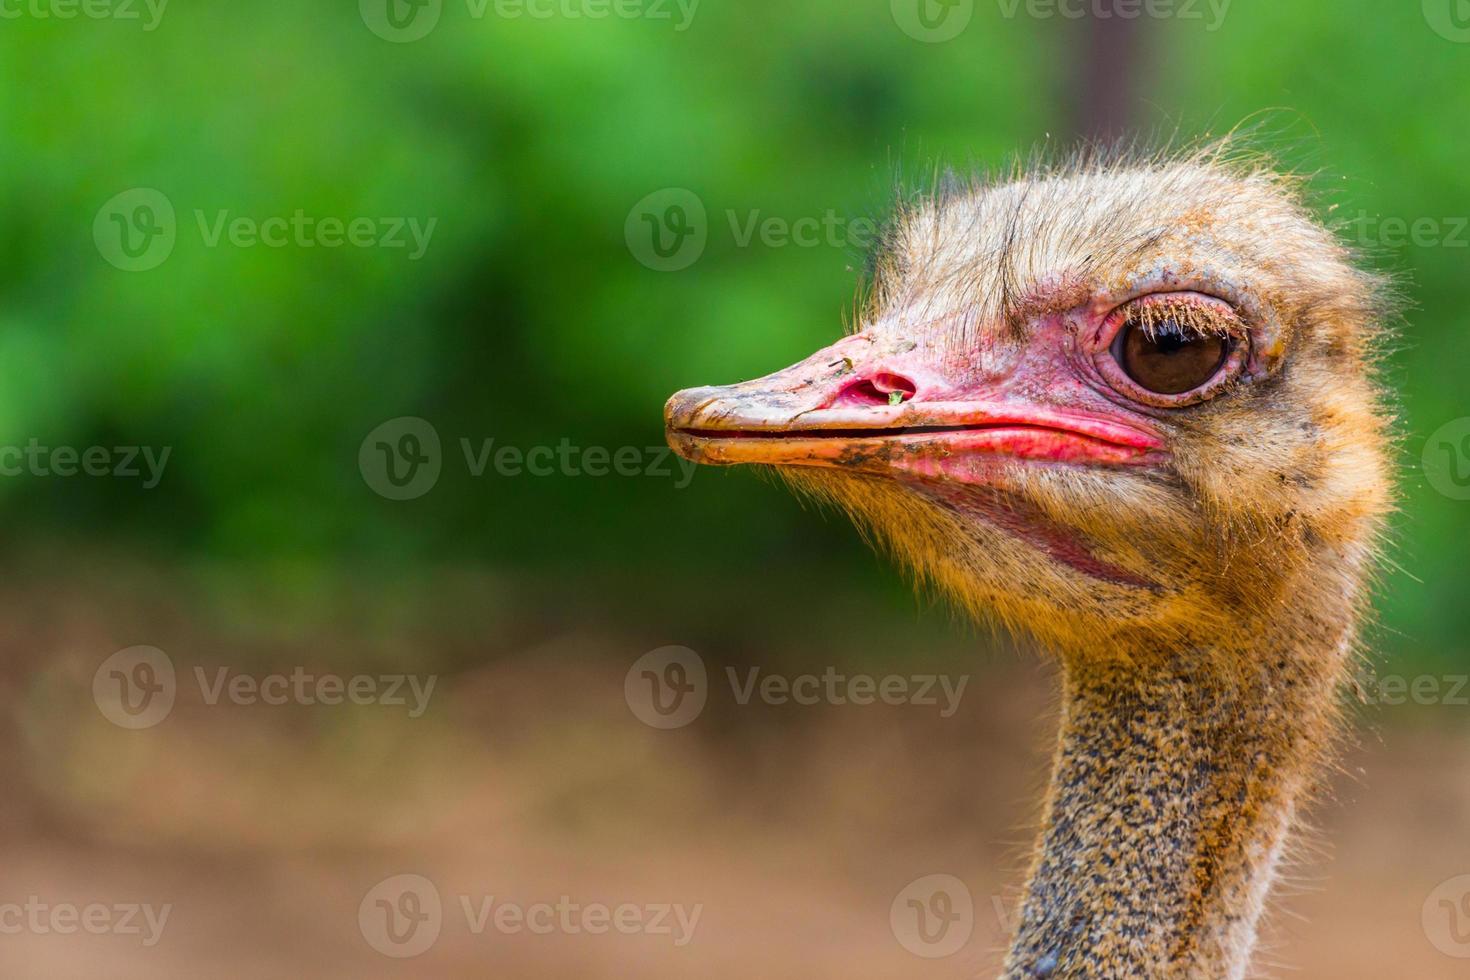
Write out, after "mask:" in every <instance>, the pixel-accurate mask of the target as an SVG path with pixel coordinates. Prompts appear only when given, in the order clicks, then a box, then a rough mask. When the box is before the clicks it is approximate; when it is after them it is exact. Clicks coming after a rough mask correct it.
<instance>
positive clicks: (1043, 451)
mask: <svg viewBox="0 0 1470 980" xmlns="http://www.w3.org/2000/svg"><path fill="white" fill-rule="evenodd" d="M864 341H866V343H864ZM872 346H873V342H872V340H871V338H868V337H866V336H865V335H857V336H854V337H848V338H845V339H844V340H842V341H839V342H838V343H837V344H834V345H833V346H831V347H828V348H826V349H824V350H821V351H818V352H817V353H816V354H814V355H812V356H811V357H809V358H807V359H806V360H804V361H802V362H800V363H798V364H796V365H793V366H792V367H789V368H786V369H785V370H783V371H777V372H776V373H774V374H770V375H767V376H766V377H764V378H758V379H756V380H754V381H746V382H742V383H740V384H734V385H728V386H725V387H706V388H690V389H688V390H686V391H681V392H679V393H678V394H676V395H674V397H672V398H671V399H669V402H668V404H667V406H665V409H664V421H665V424H666V428H667V437H668V441H669V445H670V446H671V447H673V449H674V450H675V451H676V452H678V453H679V454H680V455H681V456H683V457H685V458H686V459H690V460H693V461H694V462H697V463H707V464H712V465H730V464H735V463H758V464H759V463H763V464H768V465H777V466H824V467H841V468H845V469H851V470H857V471H863V472H869V473H906V474H909V475H912V476H918V477H930V478H939V479H947V480H954V481H958V482H965V483H985V482H989V476H990V474H992V473H993V472H994V468H995V466H996V465H997V464H1001V463H1004V462H1005V461H1007V460H1038V461H1046V462H1052V463H1073V464H1083V465H1111V466H1116V465H1127V464H1141V463H1147V462H1150V461H1152V460H1153V459H1155V458H1156V452H1157V450H1159V449H1160V448H1161V447H1162V440H1161V439H1160V438H1159V437H1158V436H1157V434H1155V433H1153V432H1149V431H1146V430H1144V429H1142V428H1140V427H1139V426H1138V425H1137V424H1134V423H1131V422H1125V421H1123V420H1121V419H1118V418H1116V417H1113V418H1110V417H1108V416H1107V415H1105V414H1102V413H1101V412H1099V411H1096V410H1085V409H1083V408H1080V407H1078V406H1076V405H1068V406H1064V405H1060V404H1048V403H1043V402H1041V401H1038V400H1037V399H1036V398H1035V397H1034V396H1029V395H1027V396H1023V395H1022V394H1020V393H1019V392H1018V391H1016V390H1015V389H1016V388H1020V387H1022V386H1021V385H1019V384H1012V385H1008V384H1007V383H1006V381H1004V380H1001V381H996V380H994V379H990V380H988V381H987V382H986V383H984V384H974V385H965V384H963V383H956V382H954V381H951V380H949V379H946V378H945V377H943V376H941V375H939V374H937V373H935V372H934V371H933V370H932V369H930V368H927V367H925V366H924V365H923V364H922V363H920V362H919V361H918V360H917V359H915V358H914V357H913V356H912V352H906V353H909V355H910V356H907V357H905V356H904V353H896V354H893V355H891V356H886V357H885V356H872V351H871V347H872ZM1026 388H1027V390H1028V392H1031V391H1034V390H1035V388H1036V386H1035V385H1034V384H1031V385H1027V386H1026Z"/></svg>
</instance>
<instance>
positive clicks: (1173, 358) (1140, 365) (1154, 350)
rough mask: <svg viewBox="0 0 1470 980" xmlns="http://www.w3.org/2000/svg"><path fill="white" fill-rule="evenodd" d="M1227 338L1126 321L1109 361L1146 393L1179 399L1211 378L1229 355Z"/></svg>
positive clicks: (1174, 324) (1167, 323) (1166, 322)
mask: <svg viewBox="0 0 1470 980" xmlns="http://www.w3.org/2000/svg"><path fill="white" fill-rule="evenodd" d="M1230 346H1231V344H1230V338H1228V337H1225V336H1221V335H1219V334H1215V333H1201V332H1200V331H1199V330H1196V329H1195V328H1194V327H1191V326H1188V325H1185V324H1182V323H1180V322H1179V321H1178V320H1175V319H1172V318H1168V319H1160V320H1156V321H1154V322H1152V323H1151V324H1148V325H1145V324H1144V323H1143V322H1141V321H1138V320H1129V321H1128V322H1127V323H1124V324H1123V326H1122V328H1121V329H1120V330H1119V331H1118V336H1117V339H1115V340H1114V341H1113V351H1112V354H1113V359H1114V360H1115V361H1117V363H1118V366H1119V367H1120V368H1122V369H1123V373H1124V374H1126V375H1128V377H1129V378H1130V379H1131V380H1132V381H1133V382H1134V383H1135V384H1137V385H1138V386H1139V387H1140V388H1143V389H1144V390H1146V391H1151V392H1153V393H1155V394H1158V395H1179V394H1183V393H1184V392H1186V391H1193V390H1194V389H1196V388H1198V387H1200V386H1201V385H1203V384H1205V383H1206V382H1207V381H1209V380H1210V379H1211V378H1213V377H1214V376H1215V375H1216V374H1217V373H1218V372H1219V370H1220V368H1221V366H1223V365H1224V363H1225V359H1226V358H1227V357H1228V356H1229V355H1230Z"/></svg>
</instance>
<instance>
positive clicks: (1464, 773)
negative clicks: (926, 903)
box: [0, 563, 1470, 980]
mask: <svg viewBox="0 0 1470 980" xmlns="http://www.w3.org/2000/svg"><path fill="white" fill-rule="evenodd" d="M88 568H89V571H88V572H87V573H85V574H82V575H71V576H68V577H66V578H64V579H62V578H57V579H54V580H52V579H42V580H36V581H33V582H30V583H26V584H14V585H12V586H11V587H9V588H8V590H7V591H6V592H5V593H4V595H3V597H0V623H3V624H4V626H3V627H0V630H3V636H4V641H5V648H6V649H7V651H8V654H7V657H8V666H7V668H6V670H5V672H4V688H3V697H4V704H5V708H6V718H7V729H6V730H7V737H8V738H9V740H10V747H9V751H7V752H6V753H5V761H4V763H3V769H0V776H3V778H4V780H5V785H6V794H5V795H6V799H5V803H4V808H3V810H0V821H3V822H0V830H3V831H4V838H3V839H4V842H5V844H4V847H5V853H4V857H3V860H4V867H5V873H4V877H3V882H4V885H3V890H0V902H21V901H25V900H26V897H27V896H30V895H36V896H38V897H39V898H41V899H42V900H43V901H49V902H53V903H55V902H71V903H75V904H78V905H83V904H86V903H90V902H102V903H114V902H148V903H152V904H154V905H155V906H157V905H162V904H164V903H171V904H172V906H173V909H172V912H171V916H170V918H169V920H168V923H167V925H166V927H165V929H164V932H163V934H162V939H161V941H160V942H159V943H158V944H157V945H156V946H154V947H152V948H145V947H144V946H143V945H142V943H141V942H140V941H139V939H138V938H137V937H125V936H116V935H108V936H100V937H97V936H88V935H85V934H79V935H72V936H60V935H37V934H33V933H30V932H21V933H19V934H15V935H5V936H3V937H0V976H4V977H19V978H30V977H45V978H71V977H75V978H96V977H103V976H105V977H110V978H120V980H132V978H139V980H141V978H149V980H168V978H176V977H177V978H197V977H241V978H276V977H308V976H309V977H322V978H377V977H385V978H387V977H426V978H427V977H435V978H437V977H444V978H450V977H456V978H457V977H485V976H497V977H512V978H568V980H571V978H578V980H597V978H625V977H645V978H654V980H658V978H689V977H709V978H732V980H733V978H750V977H762V978H793V980H794V978H828V977H829V978H844V980H854V978H875V980H876V978H899V977H903V978H920V977H933V978H959V977H987V976H992V975H994V972H995V970H996V967H997V964H998V962H999V955H1000V951H1001V950H1002V949H1003V947H1004V943H1005V938H1004V936H1005V922H1004V920H1005V918H1006V916H1007V915H1008V914H1009V909H1010V908H1011V906H1012V903H1013V900H1014V898H1015V894H1014V889H1015V887H1016V886H1017V884H1018V882H1019V880H1020V876H1021V872H1022V868H1023V864H1024V854H1025V844H1026V842H1027V841H1028V840H1029V836H1030V831H1029V829H1028V827H1029V822H1030V821H1031V820H1032V819H1033V817H1034V808H1035V806H1036V796H1037V792H1038V790H1039V788H1040V786H1041V784H1042V779H1043V776H1044V772H1045V764H1046V745H1047V742H1048V740H1049V738H1050V737H1051V727H1052V724H1053V701H1052V696H1051V693H1050V692H1051V684H1050V678H1049V675H1048V671H1047V668H1045V667H1044V666H1041V665H1037V664H1036V663H1034V662H1033V660H1032V658H1030V657H1022V656H1017V655H1016V654H1014V653H1012V652H1009V651H1000V652H985V651H976V650H975V648H976V647H977V646H980V645H983V644H977V643H976V642H975V641H974V640H972V639H969V638H967V637H965V636H964V635H962V634H961V633H960V631H951V632H949V633H947V634H942V635H944V636H947V637H948V639H947V640H946V641H945V642H946V644H947V648H945V649H930V650H926V651H925V652H924V653H923V654H921V655H914V656H909V655H907V654H905V653H904V652H903V651H901V650H892V652H891V653H889V652H887V651H888V650H890V649H891V643H890V640H889V639H888V638H887V637H886V636H884V637H880V638H878V640H877V642H879V643H880V645H881V646H882V648H883V651H884V652H883V653H882V654H881V655H880V656H879V658H878V659H876V660H874V659H872V656H871V654H869V655H868V657H867V659H862V660H861V661H857V660H854V661H852V662H848V661H845V660H843V659H834V657H837V653H836V652H834V651H841V650H843V649H848V647H846V646H844V645H843V644H841V643H838V642H836V641H834V642H833V644H832V647H831V649H813V648H811V646H810V645H805V646H802V647H800V648H785V647H782V646H781V645H780V644H779V643H778V642H777V641H776V640H774V639H773V638H771V637H769V636H758V635H757V637H756V638H755V639H751V638H749V637H747V638H746V639H745V640H744V641H743V642H746V643H748V644H755V645H754V646H752V647H751V648H750V649H741V650H738V651H736V652H735V653H734V654H733V655H732V656H730V657H728V658H724V659H722V658H720V657H712V658H711V659H710V667H711V673H712V675H715V676H714V678H713V684H712V693H711V698H710V704H709V706H708V707H707V708H706V710H705V712H704V714H703V715H702V716H701V717H700V718H699V719H698V720H697V721H696V722H695V723H693V724H691V725H689V726H688V727H686V728H682V729H678V730H674V731H656V730H653V729H651V728H648V727H646V726H645V725H643V724H642V723H640V722H639V721H637V720H636V719H635V718H634V716H633V715H632V714H631V712H630V711H629V709H628V707H627V706H626V704H625V702H624V700H623V693H622V692H623V678H624V674H625V672H626V671H627V669H628V667H629V666H630V665H631V663H632V662H633V660H634V659H636V658H637V657H638V656H639V655H640V654H642V653H643V652H645V651H646V650H647V649H649V648H650V647H651V646H653V645H657V644H656V643H650V642H648V637H646V636H644V635H642V634H639V633H637V631H628V630H624V629H620V628H618V627H617V626H615V625H610V624H608V623H605V622H599V621H598V620H597V617H596V616H582V617H579V616H577V615H575V614H573V615H572V616H571V618H570V619H568V620H566V621H565V622H562V623H559V624H552V623H551V622H550V621H549V620H541V619H537V618H536V617H531V621H529V622H516V623H514V624H513V625H508V620H507V617H510V618H512V619H513V618H514V614H513V613H512V612H511V611H510V610H512V609H514V608H515V607H516V603H514V602H509V601H505V602H500V603H490V604H485V603H478V602H476V601H475V599H474V597H476V596H484V595H493V594H496V592H497V589H500V588H501V586H502V585H503V583H496V582H495V581H493V580H490V579H486V578H483V577H480V576H478V575H470V574H467V575H459V576H447V577H446V578H445V579H444V580H443V581H438V582H435V583H433V584H432V585H431V586H430V587H428V588H424V589H420V590H419V591H418V592H416V593H414V595H419V596H423V595H428V596H431V597H432V599H430V600H425V601H424V602H423V603H420V602H419V601H418V600H417V599H414V598H413V597H412V596H411V595H410V596H408V597H406V598H404V597H400V598H398V599H395V608H394V609H393V610H392V611H391V612H385V611H384V607H385V601H384V599H383V598H382V596H376V597H375V596H373V595H371V594H368V595H364V596H359V597H357V598H356V599H351V600H348V601H343V602H341V603H339V605H338V608H339V612H340V614H341V621H340V622H336V623H335V624H333V625H331V626H330V627H324V626H321V625H320V624H315V623H309V622H305V621H300V622H298V621H296V620H295V619H293V616H294V613H293V608H292V604H291V603H289V602H286V601H283V600H282V599H281V598H280V596H281V594H282V592H283V591H284V592H289V591H290V590H289V589H285V590H280V589H277V590H274V591H271V592H265V593H262V594H260V595H255V596H244V597H240V596H235V595H232V594H231V593H230V592H229V590H228V589H216V588H214V587H213V586H211V584H210V583H209V581H208V579H207V576H206V577H204V578H194V579H190V580H188V581H177V580H172V579H168V578H162V577H153V578H150V577H149V576H148V575H147V574H146V573H142V574H140V573H139V572H138V571H137V570H136V569H122V570H120V569H119V568H117V567H115V566H111V565H107V564H105V563H104V564H100V565H91V566H88ZM119 583H126V584H121V585H120V584H119ZM201 609H203V610H207V611H206V612H200V610H201ZM448 610H453V611H454V613H455V617H454V619H453V622H452V625H446V623H447V622H450V620H449V619H448V618H447V612H446V611H448ZM899 625H900V627H901V626H902V624H899ZM664 642H681V640H680V638H679V637H668V638H666V639H665V641H664ZM135 643H149V644H152V645H156V646H158V647H161V648H163V649H164V650H166V651H168V652H169V653H170V655H171V656H172V657H173V658H174V661H175V664H176V665H177V667H178V668H179V672H180V675H181V677H182V675H184V674H186V673H187V672H188V671H190V670H191V668H192V667H193V666H194V665H196V664H199V665H206V666H209V667H213V666H215V665H224V664H232V665H235V666H237V667H240V668H241V669H245V670H247V671H249V672H251V673H257V674H258V673H263V672H266V671H269V670H273V669H280V670H289V669H290V668H291V667H292V666H294V665H302V666H305V667H307V668H308V669H314V670H318V671H321V672H325V671H334V672H337V673H344V674H345V673H353V672H357V671H361V672H366V673H376V672H389V671H392V670H394V669H395V667H394V666H393V664H394V663H395V662H397V663H399V664H403V663H408V662H422V661H423V660H424V656H425V655H424V650H426V649H432V650H433V651H435V653H434V656H433V657H432V658H430V661H431V662H432V663H436V664H438V665H439V666H440V668H441V670H440V672H441V673H442V674H443V676H441V678H440V680H439V686H438V689H437V690H436V691H435V693H434V699H433V702H432V706H431V708H430V710H429V712H428V713H427V714H426V715H425V716H424V717H423V718H420V719H409V718H407V717H406V714H405V712H404V711H403V710H402V709H395V708H388V707H384V706H369V707H357V708H325V707H320V706H318V707H310V708H302V707H270V706H264V705H254V706H222V705H221V706H210V705H207V704H204V703H202V701H201V699H200V698H199V697H198V694H197V690H195V689H194V687H193V685H192V684H190V683H185V682H181V683H180V695H179V701H178V704H177V706H176V707H175V709H174V710H173V712H172V714H171V715H170V716H169V717H168V718H167V720H165V721H164V722H163V723H162V724H160V725H158V726H157V727H155V728H152V729H149V730H146V731H124V730H121V729H118V728H115V727H113V726H112V725H111V724H110V723H108V722H107V721H106V720H105V719H104V718H103V717H102V716H101V715H100V713H99V712H98V711H97V709H96V707H95V706H94V705H93V704H92V702H91V700H90V685H91V679H92V674H93V672H94V671H95V670H96V667H97V665H98V664H99V663H100V662H101V660H102V659H104V658H105V657H106V656H107V655H108V654H110V653H111V652H113V651H114V650H117V649H119V648H122V647H125V646H129V645H131V644H135ZM725 662H733V663H738V664H740V665H741V666H742V667H748V666H753V665H757V664H770V665H776V664H779V665H781V666H780V667H779V670H780V671H781V672H782V673H786V674H794V673H799V672H804V671H811V672H818V673H819V672H820V671H821V670H822V669H823V667H825V666H826V665H827V664H829V663H835V664H836V665H837V666H839V668H844V669H847V670H848V671H849V672H858V671H862V672H868V673H878V674H881V673H888V672H892V673H908V672H934V671H949V672H954V671H970V672H972V677H971V680H970V683H969V687H968V689H967V690H966V691H965V694H964V698H963V701H962V706H961V708H960V710H959V712H958V713H957V714H956V715H955V716H954V717H952V718H949V719H943V718H940V717H939V716H938V712H937V710H936V709H933V708H921V707H918V706H914V705H903V706H882V705H873V706H855V705H846V706H831V705H828V706H821V707H802V706H797V705H784V706H778V705H761V704H752V705H748V706H737V705H736V704H735V703H734V701H733V699H732V698H731V697H730V695H729V692H728V689H727V688H725V687H724V685H723V682H722V681H721V680H720V679H719V676H720V671H721V667H722V665H723V663H725ZM398 669H412V668H403V667H400V668H398ZM772 669H776V668H772ZM191 692H193V693H191ZM1334 786H1335V799H1334V800H1332V801H1329V802H1327V803H1325V804H1323V805H1321V806H1319V807H1318V808H1317V809H1316V811H1315V812H1316V815H1317V821H1318V823H1319V824H1320V825H1321V827H1322V830H1321V833H1320V834H1319V835H1317V836H1318V837H1319V838H1320V841H1317V842H1314V843H1313V844H1312V846H1311V847H1309V848H1305V849H1304V850H1305V851H1306V853H1305V854H1304V855H1303V859H1302V862H1301V863H1298V865H1297V866H1296V867H1294V868H1293V869H1292V871H1291V872H1290V878H1291V881H1290V884H1289V887H1287V888H1286V889H1284V891H1283V896H1282V898H1281V900H1280V901H1279V902H1278V906H1279V908H1278V911H1277V913H1276V914H1275V915H1274V917H1273V925H1272V928H1271V930H1270V934H1269V936H1268V939H1267V942H1266V945H1265V948H1264V950H1263V955H1262V956H1261V957H1260V960H1259V964H1258V967H1259V973H1260V974H1261V975H1266V976H1276V977H1309V978H1317V977H1321V978H1384V977H1409V978H1424V980H1435V978H1446V980H1448V978H1454V977H1465V976H1467V975H1470V961H1467V960H1456V959H1451V958H1449V957H1447V956H1445V955H1444V954H1442V953H1440V952H1438V951H1437V950H1436V949H1435V948H1434V946H1433V945H1432V944H1431V942H1430V941H1429V939H1428V938H1427V937H1426V935H1425V931H1424V928H1423V926H1422V925H1421V909H1422V907H1423V905H1424V902H1425V900H1426V898H1427V897H1428V896H1429V894H1430V892H1431V891H1432V890H1433V889H1434V888H1435V886H1436V885H1438V884H1439V883H1440V882H1442V881H1444V880H1445V879H1447V878H1450V877H1453V876H1455V875H1459V874H1466V873H1470V834H1467V833H1466V826H1465V824H1464V819H1463V815H1464V814H1465V813H1467V812H1470V708H1464V707H1442V708H1435V709H1427V708H1421V707H1411V708H1402V709H1392V710H1385V711H1383V712H1382V713H1379V714H1376V715H1372V716H1370V717H1369V718H1368V720H1367V721H1365V722H1363V723H1360V724H1359V726H1358V729H1357V737H1356V738H1355V744H1354V746H1353V747H1352V748H1351V749H1350V750H1349V751H1348V752H1347V754H1346V756H1345V760H1344V765H1343V772H1342V773H1341V775H1340V776H1339V777H1338V778H1337V779H1335V780H1334ZM405 872H411V873H416V874H422V875H425V876H427V877H428V878H430V879H431V880H433V881H434V882H435V884H436V886H437V887H438V890H439V892H440V893H441V895H442V896H443V898H444V901H445V924H444V927H443V931H442V934H441V936H440V938H439V939H438V941H437V942H436V943H435V944H434V946H433V947H432V948H431V949H430V950H429V951H427V952H425V953H424V954H422V955H421V956H418V957H416V958H413V959H407V960H394V959H389V958H387V957H385V956H383V955H381V954H379V953H378V952H376V951H375V950H373V949H372V948H371V947H370V946H369V945H368V943H367V942H366V941H365V940H364V938H363V935H362V933H361V931H360V929H359V925H358V917H357V912H358V906H359V903H360V902H361V901H362V899H363V896H364V895H365V894H366V893H367V891H368V890H369V889H370V888H372V886H373V885H375V884H376V883H377V882H379V881H380V880H382V879H384V878H386V877H388V876H391V875H395V874H400V873H405ZM932 873H947V874H953V875H955V876H957V877H959V878H961V879H962V880H963V881H965V883H966V884H967V885H968V886H969V888H970V890H971V892H972V894H973V895H974V898H975V904H976V922H975V931H974V935H973V938H972V939H971V940H970V942H969V943H968V944H967V945H966V946H965V947H964V949H963V950H962V951H961V952H959V953H957V954H956V955H954V956H951V957H948V958H944V959H937V960H925V959H920V958H917V957H915V956H913V955H911V954H910V953H908V952H906V951H905V950H904V949H903V948H902V947H901V946H900V945H899V943H898V942H897V941H896V940H895V937H894V935H893V933H892V931H891V930H890V927H889V921H888V912H889V904H890V902H891V901H892V900H893V898H894V896H895V895H896V894H897V893H898V892H899V890H900V889H902V888H903V887H904V886H905V885H906V884H907V883H909V882H910V881H912V880H913V879H915V878H918V877H920V876H923V875H927V874H932ZM459 895H468V896H473V897H475V898H476V899H477V900H478V898H479V897H482V896H486V895H494V896H496V898H497V900H500V901H506V902H515V903H519V904H522V905H528V904H531V903H535V902H542V901H547V902H555V901H556V900H557V899H558V898H559V897H560V896H563V895H566V896H569V897H570V898H571V899H572V900H573V901H576V902H579V903H581V904H587V903H592V902H604V903H606V904H608V905H617V904H619V903H624V902H631V903H635V904H652V903H683V904H685V905H686V906H691V905H694V904H696V903H699V904H702V905H703V912H702V916H701V918H700V920H699V924H698V928H697V930H696V932H695V937H694V941H693V942H692V943H690V944H689V945H687V946H685V947H683V948H676V947H675V946H674V944H673V942H672V940H671V939H670V938H669V937H667V936H647V935H639V936H622V935H618V934H616V933H611V934H608V935H601V936H597V935H585V934H583V935H562V934H553V935H546V936H537V935H530V934H526V933H522V934H519V935H507V934H502V933H499V932H496V931H494V930H493V929H492V930H489V931H486V932H485V933H483V934H480V935H475V934H473V933H472V932H471V931H470V930H469V929H468V928H467V927H466V924H465V921H464V918H463V916H462V914H460V913H459V910H458V903H457V901H456V900H455V896H459Z"/></svg>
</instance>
